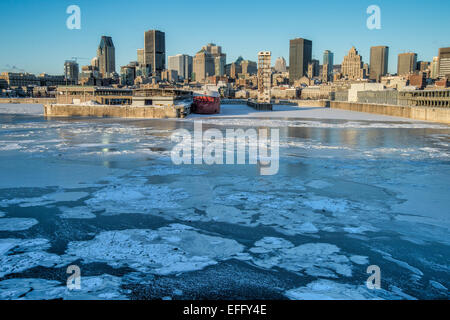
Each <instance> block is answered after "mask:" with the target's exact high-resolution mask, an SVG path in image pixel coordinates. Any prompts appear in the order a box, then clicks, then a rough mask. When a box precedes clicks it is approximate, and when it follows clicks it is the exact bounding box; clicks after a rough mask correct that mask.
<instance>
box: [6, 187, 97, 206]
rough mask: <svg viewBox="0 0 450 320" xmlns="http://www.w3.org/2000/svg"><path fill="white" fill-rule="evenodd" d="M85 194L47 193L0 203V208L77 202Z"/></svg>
mask: <svg viewBox="0 0 450 320" xmlns="http://www.w3.org/2000/svg"><path fill="white" fill-rule="evenodd" d="M88 195H89V193H87V192H71V191H68V192H55V193H49V194H46V195H44V196H42V197H32V198H14V199H10V200H2V201H0V206H3V207H5V206H9V205H19V206H20V207H36V206H46V205H49V204H52V203H56V202H67V201H77V200H80V199H82V198H84V197H86V196H88Z"/></svg>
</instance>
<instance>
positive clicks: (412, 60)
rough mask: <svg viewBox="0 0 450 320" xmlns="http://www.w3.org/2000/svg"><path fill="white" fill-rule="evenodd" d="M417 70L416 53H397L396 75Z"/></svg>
mask: <svg viewBox="0 0 450 320" xmlns="http://www.w3.org/2000/svg"><path fill="white" fill-rule="evenodd" d="M416 70H417V53H414V52H407V53H400V54H399V55H398V64H397V75H399V76H403V75H408V74H411V73H414V72H415V71H416Z"/></svg>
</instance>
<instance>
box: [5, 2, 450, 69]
mask: <svg viewBox="0 0 450 320" xmlns="http://www.w3.org/2000/svg"><path fill="white" fill-rule="evenodd" d="M373 4H375V5H378V6H379V7H380V8H381V30H369V29H368V28H367V27H366V20H367V18H368V16H369V15H368V14H367V13H366V9H367V7H368V6H369V5H373ZM69 5H78V6H79V7H80V8H81V30H69V29H67V27H66V20H67V18H68V16H69V15H68V14H67V13H66V9H67V7H68V6H69ZM449 12H450V1H448V0H445V1H442V0H428V1H418V0H409V1H406V0H347V1H336V0H321V1H304V0H296V1H292V0H278V1H266V0H261V1H253V0H252V1H243V0H241V1H235V0H229V1H216V0H208V1H204V0H192V1H186V0H171V1H154V0H142V1H140V0H128V1H123V0H122V1H118V0H109V1H105V0H95V1H94V0H90V1H87V0H69V1H66V0H57V1H56V0H55V1H50V0H41V1H37V0H1V1H0V34H1V49H0V70H1V71H3V70H6V69H11V68H12V66H15V67H16V68H17V69H23V70H25V71H28V72H32V73H41V72H47V73H50V74H62V73H63V64H64V61H65V60H67V59H70V58H71V57H84V58H92V57H94V56H95V54H96V50H97V46H98V44H99V42H100V37H101V36H102V35H109V36H111V37H112V38H113V41H114V44H115V46H116V67H117V70H119V66H121V65H125V64H127V63H128V62H129V61H132V60H136V49H137V48H142V47H143V42H144V31H145V30H149V29H159V30H162V31H165V33H166V50H167V52H166V53H167V55H174V54H177V53H187V54H191V55H193V54H195V53H196V52H197V51H198V50H199V49H200V48H201V46H202V45H204V44H206V43H208V42H214V43H216V44H218V45H221V46H222V48H223V50H224V51H225V53H227V62H231V61H234V60H235V59H236V58H237V57H238V56H239V55H242V56H243V57H244V58H246V59H251V60H255V61H256V59H257V52H258V51H260V50H270V51H272V56H273V60H275V58H276V57H279V56H283V57H285V59H286V61H287V62H289V39H292V38H297V37H303V38H306V39H310V40H312V41H313V56H314V58H317V59H319V60H320V61H321V62H322V55H323V51H324V50H326V49H329V50H331V51H333V52H334V53H335V63H336V64H338V63H341V62H342V59H343V57H344V55H345V54H347V52H348V50H349V49H350V47H351V46H352V45H354V46H355V47H356V48H357V49H358V50H359V52H360V53H361V54H362V56H363V59H364V61H365V62H367V63H368V62H369V52H370V47H371V46H374V45H387V46H389V47H390V56H389V71H390V72H396V68H397V55H398V53H401V52H407V51H414V52H417V53H418V59H419V60H427V61H429V60H431V59H432V58H433V56H436V55H437V52H438V48H440V47H450V19H448V13H449ZM79 63H80V64H87V63H88V60H79Z"/></svg>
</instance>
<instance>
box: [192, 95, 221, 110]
mask: <svg viewBox="0 0 450 320" xmlns="http://www.w3.org/2000/svg"><path fill="white" fill-rule="evenodd" d="M192 107H193V112H194V113H199V114H216V113H220V98H218V97H210V96H194V102H193V103H192Z"/></svg>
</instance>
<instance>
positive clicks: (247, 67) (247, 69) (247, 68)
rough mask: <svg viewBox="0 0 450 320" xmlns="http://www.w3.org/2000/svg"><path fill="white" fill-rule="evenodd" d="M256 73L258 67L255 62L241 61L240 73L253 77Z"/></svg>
mask: <svg viewBox="0 0 450 320" xmlns="http://www.w3.org/2000/svg"><path fill="white" fill-rule="evenodd" d="M257 72H258V65H257V63H256V62H255V61H250V60H242V62H241V73H242V74H247V75H254V74H257Z"/></svg>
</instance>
